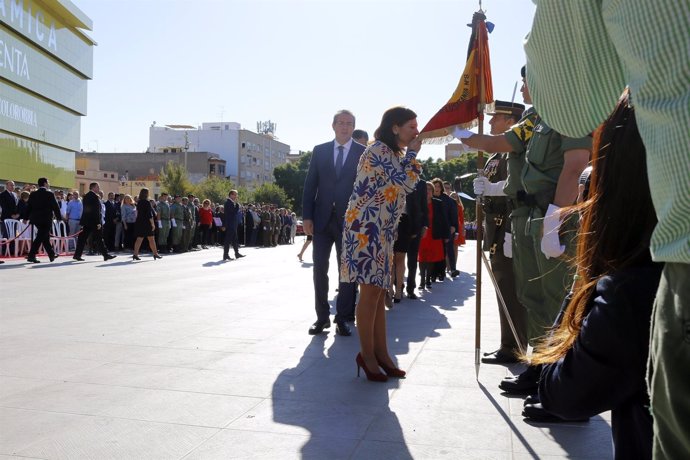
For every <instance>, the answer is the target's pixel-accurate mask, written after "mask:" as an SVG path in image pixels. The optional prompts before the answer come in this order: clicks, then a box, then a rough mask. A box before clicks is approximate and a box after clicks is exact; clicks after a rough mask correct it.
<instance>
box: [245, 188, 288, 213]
mask: <svg viewBox="0 0 690 460" xmlns="http://www.w3.org/2000/svg"><path fill="white" fill-rule="evenodd" d="M253 201H254V202H255V203H266V204H274V205H276V206H278V207H281V208H291V209H292V200H291V199H290V198H288V196H287V193H285V190H283V189H282V188H281V187H280V186H279V185H277V184H271V183H269V182H267V183H265V184H262V185H261V186H260V187H259V188H257V189H256V190H254V195H253Z"/></svg>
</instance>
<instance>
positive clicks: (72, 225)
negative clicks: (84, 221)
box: [67, 190, 83, 235]
mask: <svg viewBox="0 0 690 460" xmlns="http://www.w3.org/2000/svg"><path fill="white" fill-rule="evenodd" d="M82 210H83V205H82V202H81V199H80V198H79V192H77V191H76V190H75V191H74V192H72V200H71V201H70V202H69V203H67V223H68V225H69V234H70V235H76V234H77V232H78V231H79V220H80V219H81V213H82Z"/></svg>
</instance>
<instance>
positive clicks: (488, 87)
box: [419, 12, 494, 143]
mask: <svg viewBox="0 0 690 460" xmlns="http://www.w3.org/2000/svg"><path fill="white" fill-rule="evenodd" d="M482 88H483V89H484V94H483V95H482V94H481V89H482ZM493 93H494V92H493V87H492V83H491V60H490V58H489V40H488V31H487V28H486V16H485V15H484V14H483V13H481V12H479V13H475V14H474V17H473V18H472V36H471V37H470V44H469V49H468V53H467V63H466V64H465V70H464V71H463V72H462V75H461V76H460V81H459V82H458V86H457V88H456V89H455V92H454V93H453V95H452V96H451V98H450V100H449V101H448V102H447V103H446V105H444V106H443V107H442V108H441V110H439V111H438V112H437V113H436V115H434V116H433V117H432V118H431V120H429V122H428V123H427V124H426V126H425V127H424V129H422V132H421V133H420V134H419V137H420V138H421V139H423V140H424V142H425V143H446V142H450V140H451V139H452V137H453V136H452V132H453V130H454V129H455V128H458V129H471V128H474V127H475V126H477V124H478V119H479V113H480V110H482V109H484V108H486V109H487V110H491V109H492V104H493V102H494V94H493ZM480 104H481V106H480Z"/></svg>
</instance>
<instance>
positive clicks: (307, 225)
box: [302, 219, 314, 235]
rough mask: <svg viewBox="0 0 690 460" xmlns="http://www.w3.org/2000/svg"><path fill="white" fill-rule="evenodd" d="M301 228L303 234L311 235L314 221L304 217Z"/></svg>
mask: <svg viewBox="0 0 690 460" xmlns="http://www.w3.org/2000/svg"><path fill="white" fill-rule="evenodd" d="M302 228H303V229H304V234H305V235H313V234H314V221H313V220H311V219H305V220H304V222H302Z"/></svg>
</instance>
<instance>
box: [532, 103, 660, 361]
mask: <svg viewBox="0 0 690 460" xmlns="http://www.w3.org/2000/svg"><path fill="white" fill-rule="evenodd" d="M629 99H630V93H629V90H627V89H626V90H625V92H624V93H623V95H622V96H621V98H620V100H619V101H618V105H617V106H616V108H615V110H614V111H613V114H611V116H610V117H609V118H608V120H606V121H605V122H604V124H602V125H601V126H600V127H599V128H598V129H597V132H596V133H595V138H594V149H593V158H592V176H591V185H590V190H589V197H588V199H587V201H585V202H584V203H581V204H579V205H577V206H575V207H574V209H575V210H576V211H579V212H580V213H581V215H582V219H581V227H580V231H579V237H578V238H579V241H578V244H577V255H576V258H575V260H576V265H577V276H576V280H575V283H574V286H573V295H572V298H571V300H570V302H569V303H568V306H567V307H566V310H565V312H564V315H563V318H562V320H561V323H560V324H559V325H558V326H557V327H555V329H554V330H553V331H552V332H551V334H550V335H549V336H547V337H546V338H544V339H543V340H542V341H541V343H539V344H538V345H537V346H536V347H535V351H534V354H533V356H532V361H531V362H532V364H541V363H552V362H555V361H558V360H559V359H560V358H561V357H563V356H564V355H565V354H566V353H567V352H568V350H569V349H570V348H572V346H573V344H574V342H575V339H576V338H577V336H578V334H579V332H580V328H581V327H582V321H583V320H584V318H585V316H586V315H587V313H589V309H588V305H589V303H590V301H591V298H592V295H593V293H594V291H595V289H596V285H597V282H598V281H599V279H600V278H601V277H603V276H606V275H609V274H611V273H614V272H616V271H619V270H621V269H624V268H626V267H630V266H633V265H635V264H637V263H640V262H641V261H643V260H645V259H649V258H650V255H649V240H650V237H651V235H652V230H653V229H654V226H655V225H656V215H655V213H654V206H653V204H652V199H651V196H650V192H649V184H648V181H647V164H646V160H645V148H644V145H643V143H642V139H641V138H640V134H639V132H638V130H637V123H636V121H635V111H634V109H633V108H632V107H631V106H630V101H629Z"/></svg>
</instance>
